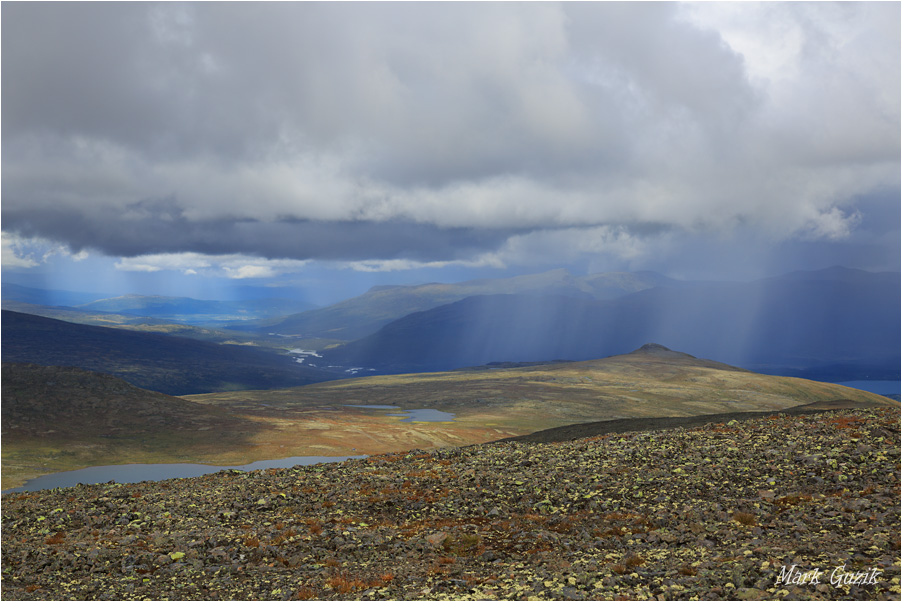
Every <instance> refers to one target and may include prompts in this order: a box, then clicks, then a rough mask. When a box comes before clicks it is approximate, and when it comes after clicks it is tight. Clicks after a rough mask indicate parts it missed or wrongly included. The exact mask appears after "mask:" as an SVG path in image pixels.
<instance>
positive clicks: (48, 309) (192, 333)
mask: <svg viewBox="0 0 902 602" xmlns="http://www.w3.org/2000/svg"><path fill="white" fill-rule="evenodd" d="M3 309H8V310H11V311H15V312H19V313H23V314H32V315H35V316H43V317H45V318H53V319H54V320H64V321H66V322H72V323H75V324H87V325H89V326H106V327H109V328H123V329H126V330H137V331H141V332H156V333H159V334H168V335H176V336H181V337H187V338H189V339H197V340H199V341H210V342H212V343H225V342H230V343H243V344H247V343H250V342H263V343H266V342H267V341H265V340H263V338H262V337H257V336H254V335H253V334H250V333H236V332H234V331H231V330H229V331H226V330H216V329H213V328H202V327H200V326H192V325H190V324H183V323H180V322H171V321H169V320H162V319H160V318H148V317H146V316H136V315H128V314H116V313H109V312H100V311H87V310H83V309H77V308H74V307H61V306H51V305H33V304H31V303H22V302H20V301H8V300H6V299H4V300H3Z"/></svg>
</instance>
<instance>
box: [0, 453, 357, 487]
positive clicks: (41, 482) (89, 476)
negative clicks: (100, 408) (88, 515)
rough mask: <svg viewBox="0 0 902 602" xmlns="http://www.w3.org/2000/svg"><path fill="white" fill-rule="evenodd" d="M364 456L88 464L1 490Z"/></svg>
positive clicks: (182, 475)
mask: <svg viewBox="0 0 902 602" xmlns="http://www.w3.org/2000/svg"><path fill="white" fill-rule="evenodd" d="M365 457H366V456H294V457H291V458H282V459H280V460H260V461H259V462H251V463H250V464H244V465H241V466H209V465H207V464H118V465H114V466H91V467H88V468H82V469H81V470H69V471H67V472H57V473H54V474H48V475H44V476H42V477H38V478H36V479H32V480H30V481H28V482H27V483H25V484H24V485H22V486H21V487H16V488H14V489H6V490H5V491H3V493H18V492H22V491H38V490H41V489H54V488H56V487H74V486H75V485H78V484H79V483H84V484H85V485H90V484H93V483H108V482H110V481H115V482H117V483H140V482H141V481H163V480H165V479H184V478H189V477H200V476H203V475H205V474H211V473H214V472H219V471H221V470H229V469H235V470H261V469H264V468H292V467H294V466H309V465H311V464H320V463H322V462H342V461H344V460H347V459H349V458H365Z"/></svg>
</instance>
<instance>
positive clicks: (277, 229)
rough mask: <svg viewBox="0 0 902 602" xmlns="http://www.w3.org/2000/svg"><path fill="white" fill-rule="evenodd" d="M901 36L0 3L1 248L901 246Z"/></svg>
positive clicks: (830, 10)
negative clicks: (879, 232) (35, 242)
mask: <svg viewBox="0 0 902 602" xmlns="http://www.w3.org/2000/svg"><path fill="white" fill-rule="evenodd" d="M899 11H900V7H899V4H898V3H841V4H838V5H833V4H830V5H825V4H821V3H765V4H757V3H754V4H747V3H740V4H739V5H738V6H726V5H722V4H712V5H708V3H704V4H697V5H696V4H690V5H681V4H674V3H565V4H553V3H522V4H521V3H499V4H495V3H459V4H458V3H403V4H395V3H388V4H383V3H360V4H357V3H306V2H305V3H197V4H192V3H188V4H181V3H161V4H154V3H4V5H3V7H2V16H3V20H2V27H3V31H2V79H3V87H2V101H3V115H2V120H3V129H2V137H3V139H2V140H3V163H2V169H3V174H2V175H3V178H2V194H3V205H2V219H3V229H4V231H5V232H8V233H14V234H15V235H17V236H21V237H36V238H44V239H49V240H53V241H57V242H60V243H63V244H65V245H67V246H68V247H69V248H70V249H72V251H73V252H76V251H79V250H81V249H91V250H97V251H100V252H102V253H105V254H107V255H110V256H115V257H138V256H144V255H153V254H173V253H200V254H209V255H228V254H236V253H237V254H246V255H251V256H257V257H263V258H271V259H297V260H307V259H323V260H346V261H387V260H398V259H403V260H410V261H414V262H430V261H483V262H491V261H496V262H503V263H508V264H510V263H517V262H521V263H523V262H529V261H535V259H536V258H537V257H545V258H548V257H552V256H554V255H555V254H558V255H560V256H561V257H562V258H563V259H568V258H572V257H575V256H580V255H592V254H610V255H613V256H616V257H620V258H626V259H629V258H631V257H639V256H642V255H643V254H648V253H652V252H660V251H662V250H664V251H666V250H667V249H668V248H672V247H667V245H668V244H670V243H673V241H677V240H679V241H686V240H691V239H693V238H694V237H698V236H701V237H718V236H733V235H736V236H740V235H743V236H744V235H747V234H748V233H754V235H755V236H757V237H760V238H762V239H766V240H769V241H772V242H773V243H774V244H777V243H780V244H789V243H793V242H794V241H796V242H798V241H808V242H812V241H814V242H818V241H820V242H824V241H838V240H854V239H856V237H861V236H862V228H863V227H864V226H863V225H867V224H880V223H884V222H885V220H886V219H893V218H895V220H896V221H895V224H896V228H895V229H894V230H893V231H892V232H890V233H889V234H887V235H886V236H887V237H888V238H887V240H888V244H896V246H897V247H898V242H897V241H898V217H897V216H898V210H899V169H900V138H899V131H900V93H899V91H900V53H899V50H898V49H899V46H900V35H899V22H900V14H899ZM875 199H878V200H875ZM743 233H745V234H743ZM668 241H669V242H668ZM896 250H898V249H897V248H896Z"/></svg>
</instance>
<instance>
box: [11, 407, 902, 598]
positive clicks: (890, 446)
mask: <svg viewBox="0 0 902 602" xmlns="http://www.w3.org/2000/svg"><path fill="white" fill-rule="evenodd" d="M899 426H900V425H899V410H898V408H895V409H893V408H890V409H872V410H844V411H836V412H827V413H823V414H817V415H802V416H788V415H777V416H772V417H769V418H761V419H754V420H750V421H744V422H735V421H734V422H726V423H723V422H721V423H712V424H708V425H706V426H702V427H698V428H691V429H683V428H678V429H672V430H665V431H654V432H632V433H621V434H608V435H603V436H598V437H593V438H588V439H580V440H576V441H571V442H565V443H523V442H504V443H495V444H486V445H480V446H474V447H469V448H460V449H442V450H435V451H431V452H422V451H413V452H410V453H407V454H394V455H386V456H375V457H370V458H367V459H365V460H354V461H348V462H345V463H342V464H332V465H319V466H313V467H299V468H295V469H285V470H267V471H263V472H253V473H240V472H220V473H218V474H215V475H209V476H206V477H200V478H197V479H184V480H171V481H163V482H158V483H140V484H135V485H118V484H107V485H92V486H78V487H75V488H68V489H57V490H53V491H43V492H37V493H28V494H14V495H9V496H6V497H4V498H3V504H2V515H3V523H2V527H3V530H2V538H3V539H2V555H3V559H2V577H3V579H2V597H3V599H167V598H168V599H248V600H253V599H274V600H289V599H466V598H480V599H495V598H507V599H565V600H566V599H577V600H579V599H715V600H716V599H741V600H748V599H862V600H870V599H874V600H886V599H892V600H897V599H899V596H900V583H899V579H900V538H899V535H900V489H899V487H900V481H899V478H900V473H899V469H900V465H899V460H900V429H899Z"/></svg>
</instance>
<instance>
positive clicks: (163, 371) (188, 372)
mask: <svg viewBox="0 0 902 602" xmlns="http://www.w3.org/2000/svg"><path fill="white" fill-rule="evenodd" d="M10 291H11V293H10ZM3 292H4V299H3V303H4V309H7V308H9V309H15V310H17V312H20V313H7V312H6V311H4V318H3V326H4V335H5V336H4V337H3V354H4V360H5V361H24V362H33V363H38V364H45V365H77V366H80V367H83V368H86V369H92V370H98V371H102V372H107V373H110V374H118V375H120V376H122V377H123V378H125V379H126V380H128V381H129V382H132V383H133V384H136V385H140V386H144V387H147V388H149V389H152V390H156V391H163V392H167V393H176V394H185V393H200V392H206V391H219V390H228V389H247V388H277V387H282V386H292V385H297V384H304V383H310V382H319V381H323V380H330V379H334V378H337V377H339V376H346V375H347V373H346V371H347V370H353V369H357V368H365V369H367V370H368V371H369V372H370V373H372V372H376V373H403V372H423V371H442V370H454V369H460V368H465V367H472V366H481V365H484V364H491V363H499V362H500V363H505V362H507V363H510V362H549V361H552V360H568V361H574V360H588V359H597V358H602V357H607V356H611V355H616V354H621V353H625V352H627V351H629V350H631V349H635V348H637V347H639V346H640V345H642V344H643V343H645V342H647V341H658V342H660V343H662V344H665V345H667V346H669V347H672V348H677V349H682V350H685V351H687V352H689V353H692V354H693V355H696V356H700V357H709V358H715V359H717V360H720V361H724V362H729V363H731V364H734V365H737V366H742V367H744V368H748V369H753V370H756V371H759V372H765V373H769V374H782V375H789V376H801V377H806V378H814V379H819V380H833V381H842V380H856V379H876V380H880V379H886V380H893V379H898V378H899V364H900V352H899V349H900V344H899V343H900V318H899V307H900V276H899V274H898V273H871V272H865V271H862V270H853V269H847V268H839V267H836V268H830V269H826V270H819V271H812V272H793V273H789V274H785V275H783V276H779V277H775V278H766V279H762V280H757V281H753V282H719V283H712V282H685V281H677V280H671V279H669V278H666V277H664V276H661V275H658V274H654V273H650V272H639V273H605V274H593V275H590V276H582V277H577V276H573V275H571V274H569V273H568V272H567V271H566V270H553V271H550V272H545V273H541V274H533V275H528V276H519V277H516V278H508V279H498V280H473V281H468V282H462V283H457V284H438V283H431V284H422V285H416V286H388V287H375V288H373V289H371V290H370V291H368V292H367V293H365V294H363V295H360V296H358V297H354V298H352V299H348V300H346V301H342V302H340V303H337V304H335V305H332V306H329V307H325V308H318V309H313V310H309V311H305V312H302V313H297V314H291V315H288V316H282V317H280V318H270V319H268V320H266V321H260V320H245V321H242V322H241V325H240V326H236V325H235V324H234V323H232V324H230V325H228V326H231V327H230V328H224V327H222V328H220V329H218V330H211V329H209V328H205V329H199V328H197V327H195V326H188V325H186V324H184V322H182V323H176V322H171V321H168V320H164V319H162V318H161V317H160V316H169V317H172V316H175V315H178V314H177V312H194V313H189V314H185V315H182V317H181V319H182V320H183V321H193V322H203V321H205V320H209V319H210V318H211V316H214V314H212V313H205V312H216V311H221V310H224V309H226V308H230V309H231V310H236V311H237V309H240V308H239V306H238V305H235V303H236V302H234V301H227V302H225V301H224V302H210V301H198V300H193V299H187V298H173V297H148V296H125V297H119V298H105V299H95V300H93V301H87V302H84V303H81V304H80V305H79V306H78V307H61V306H46V305H29V304H28V303H31V302H34V301H41V300H45V301H46V300H48V299H51V298H53V299H67V298H68V299H69V300H71V301H73V302H74V301H84V299H85V298H86V297H85V295H87V293H65V292H64V291H45V292H44V293H42V292H41V291H40V290H38V289H26V288H24V287H18V288H17V287H15V285H7V284H5V285H4V287H3ZM8 293H10V294H11V298H7V294H8ZM256 293H257V294H259V295H262V294H263V293H265V291H256ZM67 295H68V297H67ZM17 299H21V300H22V301H19V300H17ZM26 299H27V300H30V301H24V300H26ZM270 301H271V299H270V300H260V301H259V303H261V304H262V305H259V306H257V305H254V304H253V302H252V303H251V304H250V305H247V306H246V307H248V308H249V309H248V311H249V312H251V313H253V312H254V311H258V310H259V311H263V310H261V309H260V308H261V307H263V308H265V307H270V309H272V308H273V307H275V306H267V305H266V304H267V303H270ZM255 307H256V308H257V309H254V308H255ZM282 307H287V306H282ZM89 308H92V309H93V310H95V311H89ZM96 310H103V311H96ZM107 310H109V311H110V312H112V311H114V310H115V312H116V313H108V312H107ZM266 311H269V309H267V310H266ZM29 314H41V315H44V316H49V317H53V318H60V319H63V320H67V321H70V322H80V323H87V324H91V325H94V326H97V325H104V326H106V325H109V326H117V327H120V328H129V329H136V330H139V331H141V332H137V333H131V334H128V333H125V332H120V333H117V332H116V331H115V330H114V329H101V330H90V329H89V328H88V327H85V328H88V329H85V328H82V329H79V328H75V325H74V324H69V323H68V322H60V321H55V322H54V321H51V322H42V321H41V320H39V319H37V318H36V316H34V315H31V316H30V317H29ZM146 314H151V315H149V316H148V315H146ZM216 315H218V316H219V317H223V314H216ZM51 324H52V327H51V326H50V325H51ZM146 331H153V332H156V333H160V335H159V336H156V337H151V338H141V335H148V334H149V333H147V332H146ZM163 334H165V335H166V336H162V335H163ZM184 337H191V338H194V339H199V340H195V341H190V340H188V339H187V338H184ZM239 342H240V343H242V345H240V346H238V345H235V344H226V345H223V344H216V343H239ZM200 343H203V344H201V345H200V346H198V344H200ZM274 348H275V349H274ZM291 348H298V349H305V350H316V352H317V353H318V355H319V357H314V356H313V355H312V352H309V354H308V355H306V356H304V357H303V358H299V359H303V362H304V365H303V366H301V365H300V364H298V363H297V362H296V361H294V359H292V358H290V357H288V356H287V355H286V351H287V350H289V349H291ZM357 372H361V371H359V370H356V371H353V372H352V374H353V373H357Z"/></svg>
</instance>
